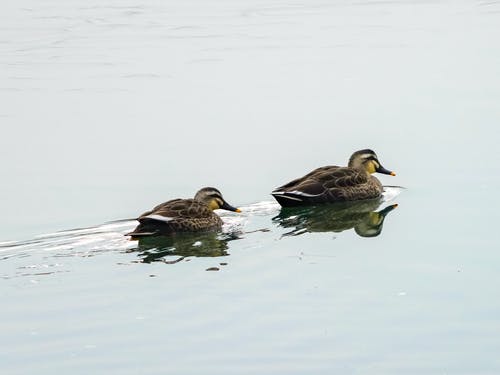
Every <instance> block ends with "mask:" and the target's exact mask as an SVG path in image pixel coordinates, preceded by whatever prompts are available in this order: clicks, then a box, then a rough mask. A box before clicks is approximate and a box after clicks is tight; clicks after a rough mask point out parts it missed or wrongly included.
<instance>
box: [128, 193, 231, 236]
mask: <svg viewBox="0 0 500 375" xmlns="http://www.w3.org/2000/svg"><path fill="white" fill-rule="evenodd" d="M216 209H222V210H228V211H234V212H241V211H240V209H238V208H235V207H233V206H231V205H230V204H228V203H227V202H226V201H225V200H224V198H223V197H222V194H221V192H220V191H219V190H217V189H215V188H213V187H205V188H203V189H200V190H199V191H198V192H197V193H196V195H195V196H194V198H193V199H173V200H170V201H168V202H165V203H162V204H160V205H158V206H156V207H155V208H153V209H152V210H151V211H147V212H145V213H143V214H142V215H141V216H139V218H137V220H138V221H139V225H138V226H137V227H136V228H135V229H134V230H133V231H132V232H130V233H127V234H126V235H127V236H132V239H139V238H142V237H148V236H158V235H170V234H174V233H181V232H183V233H186V232H207V231H216V230H219V229H221V227H222V220H221V218H220V217H219V215H217V214H216V213H215V212H214V211H213V210H216Z"/></svg>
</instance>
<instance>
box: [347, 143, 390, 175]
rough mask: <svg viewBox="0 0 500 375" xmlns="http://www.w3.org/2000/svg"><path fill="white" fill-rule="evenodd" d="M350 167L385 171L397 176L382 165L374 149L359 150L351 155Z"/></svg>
mask: <svg viewBox="0 0 500 375" xmlns="http://www.w3.org/2000/svg"><path fill="white" fill-rule="evenodd" d="M348 166H349V168H356V169H362V170H364V171H366V172H367V173H375V172H377V173H383V174H390V175H391V176H395V175H396V173H394V172H392V171H389V170H387V169H385V168H384V167H382V164H380V162H379V161H378V157H377V155H376V154H375V152H374V151H372V150H370V149H365V150H359V151H356V152H355V153H354V154H352V155H351V158H350V159H349V165H348Z"/></svg>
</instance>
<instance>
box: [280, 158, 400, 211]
mask: <svg viewBox="0 0 500 375" xmlns="http://www.w3.org/2000/svg"><path fill="white" fill-rule="evenodd" d="M375 172H377V173H382V174H387V175H391V176H395V175H396V173H394V172H393V171H390V170H387V169H385V168H384V167H383V166H382V164H381V163H380V161H379V159H378V157H377V155H376V154H375V152H374V151H373V150H370V149H363V150H359V151H356V152H354V153H353V154H352V155H351V157H350V158H349V162H348V165H347V167H339V166H335V165H329V166H325V167H320V168H317V169H315V170H313V171H311V172H309V173H308V174H306V175H305V176H303V177H300V178H297V179H295V180H292V181H290V182H288V183H287V184H285V185H282V186H280V187H278V188H276V189H274V190H273V191H272V192H271V195H272V196H273V197H274V198H275V199H276V200H277V201H278V203H279V204H280V205H281V206H283V207H294V206H304V205H315V204H321V203H335V202H346V201H357V200H364V199H375V198H379V197H380V196H381V195H382V193H383V191H384V189H383V187H382V184H381V183H380V181H379V180H378V179H377V178H376V177H374V176H372V173H375Z"/></svg>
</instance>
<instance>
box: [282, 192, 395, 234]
mask: <svg viewBox="0 0 500 375" xmlns="http://www.w3.org/2000/svg"><path fill="white" fill-rule="evenodd" d="M381 204H382V201H381V200H380V199H373V200H366V201H361V202H360V201H358V202H343V203H333V204H327V205H321V206H308V207H293V208H292V207H289V208H282V209H281V211H280V213H279V215H278V216H276V217H274V218H273V221H274V222H275V223H277V224H278V225H279V226H281V227H284V228H293V230H292V231H290V232H287V233H285V234H284V236H297V235H299V234H302V233H306V232H343V231H345V230H349V229H352V228H354V231H355V232H356V233H357V234H358V235H359V236H361V237H376V236H378V235H379V234H380V232H382V226H383V224H384V219H385V217H386V216H387V214H389V212H391V211H392V210H394V209H395V208H396V207H397V206H398V205H397V204H392V205H389V206H387V207H385V208H383V209H381V210H380V211H377V209H378V208H379V207H380V206H381Z"/></svg>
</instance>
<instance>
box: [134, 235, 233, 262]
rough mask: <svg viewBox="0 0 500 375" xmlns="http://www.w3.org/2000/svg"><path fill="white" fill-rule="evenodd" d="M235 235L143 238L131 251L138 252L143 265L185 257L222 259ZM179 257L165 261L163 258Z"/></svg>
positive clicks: (178, 259) (179, 259)
mask: <svg viewBox="0 0 500 375" xmlns="http://www.w3.org/2000/svg"><path fill="white" fill-rule="evenodd" d="M239 238H240V237H239V236H238V234H237V233H226V234H220V233H213V232H210V233H178V234H175V235H171V236H156V237H144V238H141V239H139V242H138V246H137V248H135V249H132V250H131V251H137V252H139V254H138V256H139V257H140V258H141V262H143V263H151V262H158V261H159V262H165V263H177V262H179V261H181V260H183V259H184V258H186V257H222V256H226V255H229V253H228V252H227V250H228V248H229V246H228V242H229V241H232V240H236V239H239ZM168 256H179V258H177V259H175V260H169V261H167V260H166V259H165V257H168Z"/></svg>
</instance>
